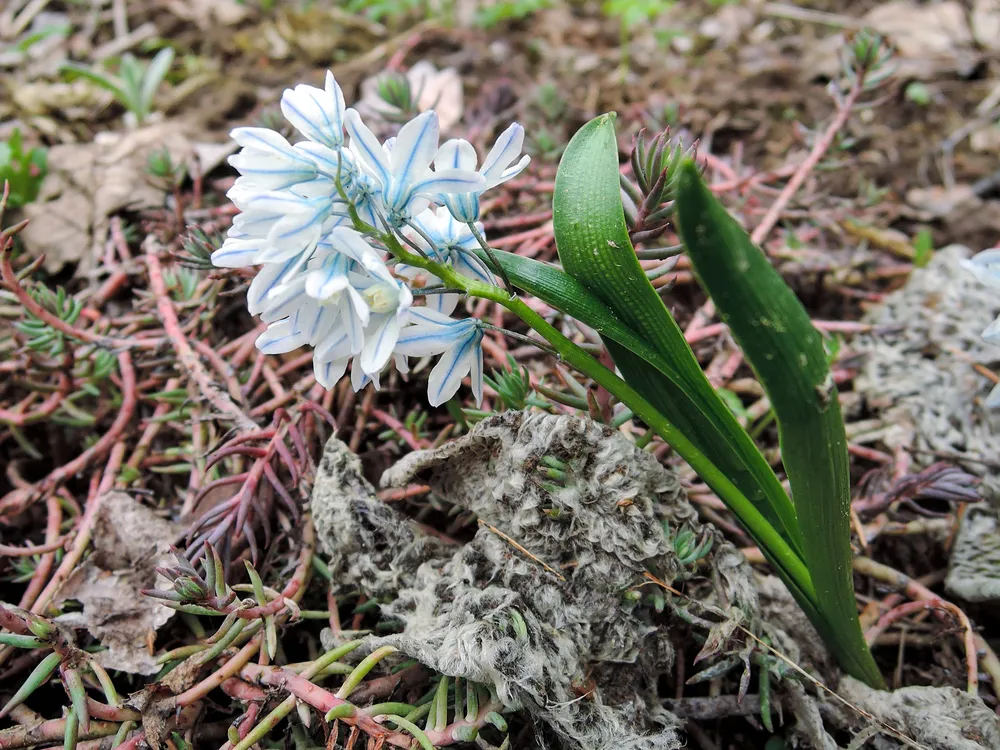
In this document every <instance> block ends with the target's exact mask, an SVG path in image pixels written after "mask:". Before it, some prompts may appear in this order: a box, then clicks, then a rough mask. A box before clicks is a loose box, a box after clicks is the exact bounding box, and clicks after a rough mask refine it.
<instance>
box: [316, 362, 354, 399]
mask: <svg viewBox="0 0 1000 750" xmlns="http://www.w3.org/2000/svg"><path fill="white" fill-rule="evenodd" d="M348 360H349V357H343V358H341V359H325V360H321V359H313V374H314V375H315V376H316V382H317V383H319V384H320V385H321V386H323V387H324V388H326V389H327V390H328V391H329V390H332V389H333V387H334V386H335V385H337V383H339V382H340V379H341V378H342V377H344V373H345V372H347V362H348Z"/></svg>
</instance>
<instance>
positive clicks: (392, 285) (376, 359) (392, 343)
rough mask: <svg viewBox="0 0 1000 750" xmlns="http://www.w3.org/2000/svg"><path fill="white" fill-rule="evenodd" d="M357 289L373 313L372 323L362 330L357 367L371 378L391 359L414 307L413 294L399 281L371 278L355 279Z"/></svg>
mask: <svg viewBox="0 0 1000 750" xmlns="http://www.w3.org/2000/svg"><path fill="white" fill-rule="evenodd" d="M356 286H357V287H358V289H359V291H361V296H362V297H363V298H364V300H365V302H367V303H368V307H369V309H371V311H372V317H371V323H370V324H369V326H368V328H367V329H365V345H364V348H363V349H362V350H361V357H360V360H361V361H360V365H361V369H362V370H364V372H365V374H366V375H369V376H373V377H374V376H375V375H377V374H378V373H380V372H381V371H382V368H384V367H385V366H386V365H387V364H388V363H389V360H390V359H391V358H392V352H393V349H394V348H395V347H396V341H397V340H398V339H399V332H400V329H401V328H402V327H403V323H404V322H405V321H406V319H407V316H408V315H409V313H410V308H411V306H412V305H413V294H412V293H411V292H410V288H409V287H408V286H406V285H405V284H403V283H401V282H400V281H399V280H398V279H392V280H390V281H386V280H384V279H371V278H370V279H368V280H358V282H357V283H356Z"/></svg>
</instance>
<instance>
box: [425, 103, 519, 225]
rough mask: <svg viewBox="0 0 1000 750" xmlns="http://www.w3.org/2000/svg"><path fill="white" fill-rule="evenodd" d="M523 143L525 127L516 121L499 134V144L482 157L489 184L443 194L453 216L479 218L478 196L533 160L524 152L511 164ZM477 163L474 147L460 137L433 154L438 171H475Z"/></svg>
mask: <svg viewBox="0 0 1000 750" xmlns="http://www.w3.org/2000/svg"><path fill="white" fill-rule="evenodd" d="M523 145H524V128H523V127H521V126H520V125H518V124H517V123H516V122H515V123H513V124H512V125H511V126H510V127H509V128H507V129H506V130H505V131H503V132H502V133H501V134H500V137H499V138H497V140H496V143H494V144H493V148H492V149H490V152H489V153H488V154H487V155H486V158H485V159H484V160H483V166H482V167H480V168H479V174H481V175H482V176H483V178H484V180H485V183H486V184H485V186H484V187H483V188H482V189H481V190H478V191H470V192H464V193H455V194H447V195H445V194H442V195H441V196H440V200H441V202H442V203H444V205H446V206H447V207H448V210H449V211H451V215H452V216H454V217H455V218H456V219H458V220H459V221H462V222H465V223H468V222H471V221H478V220H479V210H480V209H479V196H480V195H482V194H483V192H484V191H486V190H488V189H489V188H492V187H496V186H497V185H499V184H501V183H504V182H507V180H509V179H511V178H513V177H516V176H517V175H519V174H520V173H521V172H522V171H523V170H524V168H525V167H527V166H528V162H530V161H531V157H530V156H528V155H527V154H525V155H524V156H522V157H521V158H520V160H519V161H518V162H517V164H514V166H511V162H513V161H514V159H517V155H518V154H520V153H521V147H522V146H523ZM476 162H477V156H476V149H475V147H474V146H473V145H472V144H471V143H469V142H468V141H464V140H462V139H461V138H454V139H452V140H450V141H447V142H445V144H444V145H442V146H441V148H440V149H438V152H437V154H436V155H435V157H434V167H435V168H436V169H439V170H440V169H461V170H466V171H470V172H474V171H475V170H476Z"/></svg>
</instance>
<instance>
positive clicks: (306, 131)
mask: <svg viewBox="0 0 1000 750" xmlns="http://www.w3.org/2000/svg"><path fill="white" fill-rule="evenodd" d="M338 105H339V106H338ZM281 112H282V114H284V115H285V119H286V120H288V121H289V122H290V123H292V125H294V126H295V129H296V130H298V131H299V132H300V133H302V135H304V136H305V137H306V138H308V139H309V140H311V141H316V142H317V143H322V144H324V145H325V146H329V147H331V148H338V147H339V146H341V145H342V144H343V142H344V106H343V100H342V99H341V100H340V101H339V102H338V101H337V99H336V97H333V96H330V94H329V93H328V92H326V91H324V90H323V89H318V88H316V87H315V86H307V85H305V84H300V85H298V86H296V87H295V89H294V90H292V89H286V90H285V92H284V94H282V96H281Z"/></svg>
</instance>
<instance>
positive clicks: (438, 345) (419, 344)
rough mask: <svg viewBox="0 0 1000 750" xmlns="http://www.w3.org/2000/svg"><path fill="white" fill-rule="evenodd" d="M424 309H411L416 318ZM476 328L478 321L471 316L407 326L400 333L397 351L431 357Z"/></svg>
mask: <svg viewBox="0 0 1000 750" xmlns="http://www.w3.org/2000/svg"><path fill="white" fill-rule="evenodd" d="M424 309H425V308H414V309H413V310H411V315H412V317H413V318H416V317H417V311H418V310H424ZM476 328H477V324H476V322H475V321H473V320H471V319H469V318H466V319H464V320H449V322H448V323H447V324H435V323H432V324H430V325H427V324H423V325H415V326H407V327H406V328H404V329H403V330H402V331H400V333H399V338H398V340H397V341H396V352H397V353H398V354H405V355H406V356H408V357H430V356H432V355H434V354H441V353H442V352H445V351H447V350H448V349H451V348H453V347H455V346H456V345H458V343H459V342H461V341H463V340H464V339H466V338H468V337H469V336H470V332H471V331H474V330H475V329H476Z"/></svg>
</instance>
